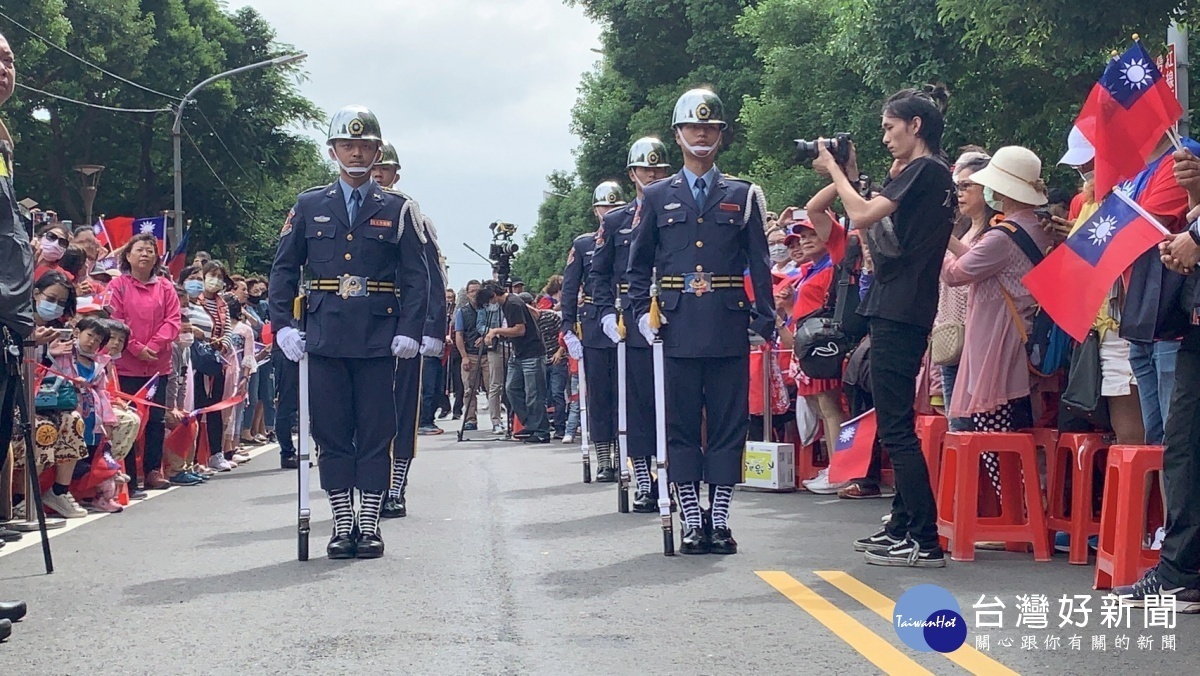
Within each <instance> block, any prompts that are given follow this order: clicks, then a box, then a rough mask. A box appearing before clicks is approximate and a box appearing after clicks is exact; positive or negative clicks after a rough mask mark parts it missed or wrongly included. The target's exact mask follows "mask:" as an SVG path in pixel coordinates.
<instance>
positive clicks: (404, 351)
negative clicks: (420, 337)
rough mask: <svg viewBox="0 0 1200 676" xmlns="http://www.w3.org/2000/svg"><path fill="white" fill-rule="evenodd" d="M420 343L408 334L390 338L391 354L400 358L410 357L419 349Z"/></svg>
mask: <svg viewBox="0 0 1200 676" xmlns="http://www.w3.org/2000/svg"><path fill="white" fill-rule="evenodd" d="M420 349H421V344H420V343H418V342H417V341H415V340H413V339H412V338H409V337H408V336H396V337H395V338H392V356H393V357H399V358H400V359H412V358H413V357H415V356H417V352H418V351H420Z"/></svg>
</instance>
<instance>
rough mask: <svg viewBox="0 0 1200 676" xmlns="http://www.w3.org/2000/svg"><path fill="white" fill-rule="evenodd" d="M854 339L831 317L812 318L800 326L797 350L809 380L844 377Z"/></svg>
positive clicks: (801, 366) (797, 329)
mask: <svg viewBox="0 0 1200 676" xmlns="http://www.w3.org/2000/svg"><path fill="white" fill-rule="evenodd" d="M849 347H850V339H849V338H848V337H847V336H846V333H845V332H844V331H842V329H841V327H840V326H839V325H838V323H837V322H836V321H834V320H833V318H831V317H811V316H810V317H809V318H808V319H805V320H804V321H802V322H801V323H800V325H799V326H798V327H796V341H795V347H794V348H793V350H794V351H795V353H796V359H797V360H798V361H799V362H800V369H801V370H802V371H804V375H806V376H808V377H809V378H839V379H840V378H841V377H842V364H843V363H844V362H845V361H846V351H847V350H848V349H849Z"/></svg>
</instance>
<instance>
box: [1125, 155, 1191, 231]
mask: <svg viewBox="0 0 1200 676" xmlns="http://www.w3.org/2000/svg"><path fill="white" fill-rule="evenodd" d="M1137 203H1138V204H1140V205H1141V206H1142V207H1143V208H1144V209H1145V210H1146V211H1149V212H1150V213H1151V214H1154V215H1155V216H1158V220H1159V222H1160V223H1162V225H1163V227H1164V228H1166V229H1167V230H1170V231H1171V232H1183V231H1184V230H1185V229H1186V228H1187V212H1188V194H1187V191H1186V190H1184V189H1183V188H1182V187H1180V185H1179V184H1178V183H1176V182H1175V158H1174V156H1172V155H1171V154H1170V153H1168V154H1167V156H1166V157H1164V158H1162V161H1160V162H1159V163H1158V167H1157V168H1156V169H1155V170H1154V173H1153V174H1151V175H1150V179H1149V181H1147V183H1146V187H1145V188H1144V189H1143V190H1142V192H1141V194H1139V195H1138V197H1137Z"/></svg>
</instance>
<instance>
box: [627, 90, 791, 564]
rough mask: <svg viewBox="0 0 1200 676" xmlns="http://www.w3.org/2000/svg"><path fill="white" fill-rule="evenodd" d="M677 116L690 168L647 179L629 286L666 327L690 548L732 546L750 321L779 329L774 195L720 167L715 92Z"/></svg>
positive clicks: (643, 321) (727, 549) (678, 475)
mask: <svg viewBox="0 0 1200 676" xmlns="http://www.w3.org/2000/svg"><path fill="white" fill-rule="evenodd" d="M671 126H672V127H673V128H674V130H675V140H676V142H677V143H678V144H679V147H680V148H681V149H682V150H683V157H684V162H683V171H681V172H679V173H678V174H676V175H675V176H674V177H673V178H670V179H667V180H663V181H659V182H657V183H654V184H653V185H650V186H648V187H646V189H645V194H644V197H643V201H642V205H641V220H640V223H639V224H638V227H637V228H635V229H634V233H633V244H632V247H631V251H630V254H629V272H628V278H629V295H630V299H631V300H632V302H633V306H634V313H635V314H636V315H637V317H638V330H639V331H640V332H641V334H642V336H643V337H644V338H645V339H646V340H647V341H648V342H653V341H654V340H655V338H656V336H657V335H658V334H660V333H661V336H662V338H661V339H662V342H663V352H664V355H665V362H666V363H665V369H666V398H667V402H666V404H667V407H666V410H667V421H666V428H667V454H668V462H667V464H668V466H669V467H670V478H671V481H672V482H673V483H674V485H675V490H676V494H677V497H678V500H679V505H680V511H681V514H682V518H683V522H684V523H683V537H682V543H681V547H680V551H681V552H683V553H684V554H707V553H709V552H712V553H714V554H734V553H736V552H737V542H736V541H735V540H734V539H733V533H732V531H731V530H730V529H729V502H730V500H731V498H732V496H733V487H734V485H735V484H738V483H740V482H741V481H742V469H743V468H742V455H743V450H744V448H745V442H746V435H747V432H748V431H749V419H750V413H749V387H750V340H749V336H750V330H752V331H753V332H754V333H757V334H758V335H759V336H761V337H762V338H764V339H767V340H770V339H771V337H772V334H773V332H774V328H775V309H774V307H773V298H774V297H773V294H772V290H771V270H770V264H769V262H768V251H767V237H766V235H765V234H764V233H763V218H764V214H765V213H766V204H765V202H766V200H765V199H764V197H763V194H762V190H761V189H760V188H759V187H758V186H755V185H752V184H751V183H749V182H747V181H742V180H739V179H735V178H732V177H729V176H724V175H722V174H721V172H720V171H719V170H718V169H717V167H716V159H717V152H718V148H719V147H720V145H721V138H722V134H723V132H724V130H725V128H726V123H725V122H724V106H722V104H721V100H720V99H719V98H717V95H716V94H714V93H713V92H711V91H708V90H706V89H693V90H691V91H689V92H687V93H686V94H684V95H683V96H682V97H680V99H679V101H678V102H677V103H676V104H675V113H674V117H673V120H672V125H671ZM747 269H749V271H750V280H751V283H752V285H753V290H754V298H755V300H754V303H753V305H754V307H753V311H752V308H751V302H750V301H749V300H748V298H747V295H746V291H745V288H744V282H743V279H744V277H743V275H744V274H745V271H746V270H747ZM652 287H657V288H656V289H655V292H656V294H657V297H653V296H654V295H655V294H652V292H651V289H652ZM706 414H707V415H706ZM701 425H705V427H706V428H705V430H703V433H702V430H701ZM701 481H705V482H707V483H708V484H709V502H710V509H711V513H710V514H709V513H705V512H704V511H703V510H702V509H701V507H700V500H699V492H700V491H699V488H700V482H701ZM710 518H711V523H709V519H710Z"/></svg>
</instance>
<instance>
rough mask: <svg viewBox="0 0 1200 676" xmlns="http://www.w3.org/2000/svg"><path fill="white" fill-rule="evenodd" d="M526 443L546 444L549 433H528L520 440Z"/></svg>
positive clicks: (548, 441)
mask: <svg viewBox="0 0 1200 676" xmlns="http://www.w3.org/2000/svg"><path fill="white" fill-rule="evenodd" d="M521 441H522V442H524V443H526V444H548V443H550V435H549V434H530V435H529V436H527V437H525V438H524V439H522V440H521Z"/></svg>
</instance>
